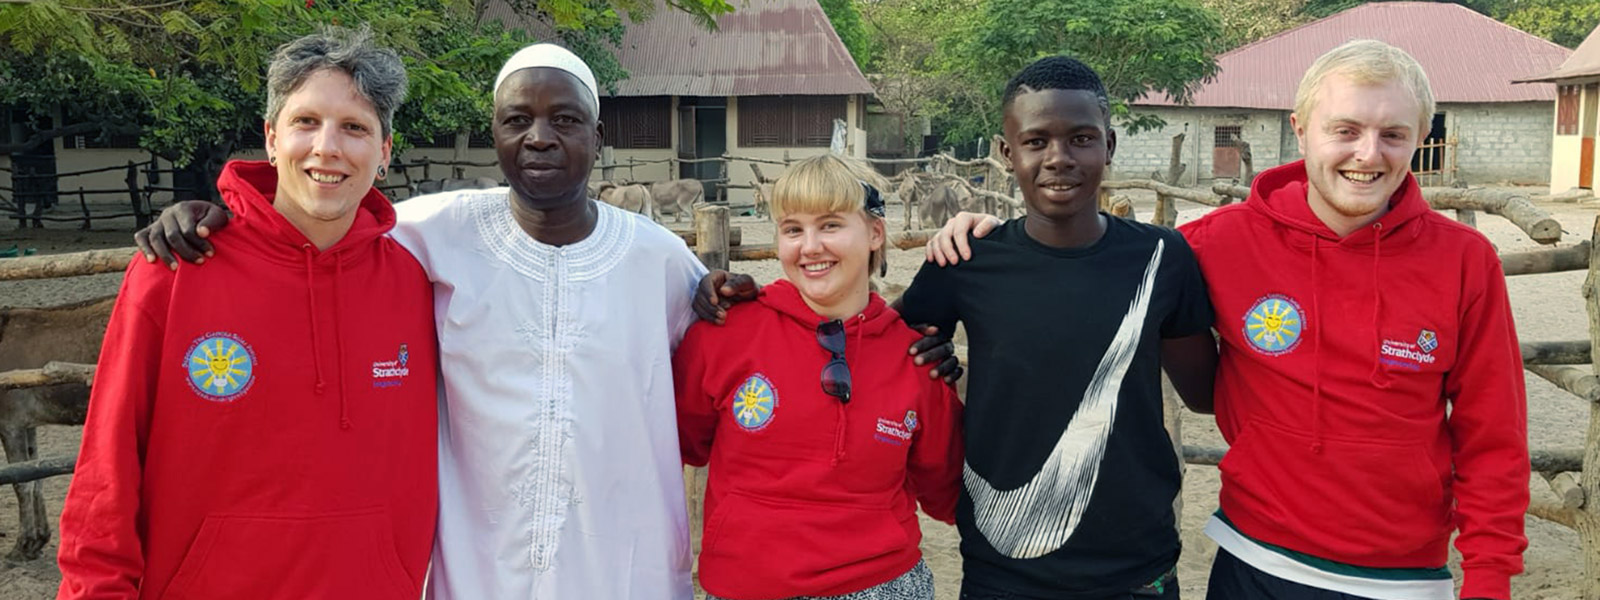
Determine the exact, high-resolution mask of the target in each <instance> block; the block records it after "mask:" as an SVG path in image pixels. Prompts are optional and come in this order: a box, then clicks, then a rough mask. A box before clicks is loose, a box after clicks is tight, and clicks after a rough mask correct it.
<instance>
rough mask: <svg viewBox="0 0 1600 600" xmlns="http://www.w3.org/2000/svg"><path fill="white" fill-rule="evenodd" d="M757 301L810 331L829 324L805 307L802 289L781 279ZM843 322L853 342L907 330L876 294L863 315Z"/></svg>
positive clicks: (870, 296) (763, 291)
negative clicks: (801, 293) (861, 337)
mask: <svg viewBox="0 0 1600 600" xmlns="http://www.w3.org/2000/svg"><path fill="white" fill-rule="evenodd" d="M757 301H758V302H760V303H761V304H764V305H766V306H769V307H771V308H772V309H773V310H775V311H777V312H778V313H779V314H781V315H784V316H786V317H788V318H790V319H793V320H794V321H795V322H797V323H799V324H800V325H802V326H804V327H805V328H807V329H816V328H817V325H819V324H821V323H822V322H824V321H827V320H828V319H827V318H824V317H823V316H821V315H818V314H817V311H814V310H811V305H809V304H806V301H805V299H804V298H801V297H800V288H797V287H795V286H794V284H793V283H789V280H787V279H779V280H777V281H774V282H772V283H771V284H769V285H767V286H766V287H763V288H761V295H760V297H759V298H757ZM843 321H844V330H845V334H846V337H847V338H848V339H851V340H859V339H860V336H863V335H869V336H876V335H879V334H882V333H883V331H884V330H885V329H888V328H889V327H891V326H897V327H904V325H900V324H899V323H900V313H897V312H895V310H894V309H892V308H889V305H888V303H886V302H884V301H883V298H882V297H881V296H879V295H878V294H876V293H869V294H868V296H867V307H866V308H865V309H862V311H861V314H858V315H856V316H854V317H850V318H848V319H844V320H843Z"/></svg>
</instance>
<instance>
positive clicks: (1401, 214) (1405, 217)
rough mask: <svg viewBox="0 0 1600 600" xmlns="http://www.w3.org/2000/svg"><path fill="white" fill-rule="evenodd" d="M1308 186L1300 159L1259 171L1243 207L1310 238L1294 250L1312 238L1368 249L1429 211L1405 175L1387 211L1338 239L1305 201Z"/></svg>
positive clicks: (1413, 180)
mask: <svg viewBox="0 0 1600 600" xmlns="http://www.w3.org/2000/svg"><path fill="white" fill-rule="evenodd" d="M1310 186H1311V184H1310V182H1309V180H1308V179H1307V177H1306V164H1305V161H1303V160H1299V161H1295V162H1292V163H1289V164H1286V165H1283V166H1280V167H1275V168H1272V169H1268V170H1266V171H1262V172H1261V174H1260V175H1259V176H1257V177H1256V179H1255V181H1254V182H1253V183H1252V184H1251V185H1250V198H1249V199H1247V200H1246V201H1245V206H1246V207H1248V208H1250V209H1251V210H1254V211H1256V212H1258V213H1261V214H1262V215H1265V216H1266V217H1267V218H1269V219H1272V221H1273V222H1275V223H1277V224H1278V225H1281V226H1283V227H1287V228H1290V229H1293V230H1295V231H1299V232H1302V233H1305V234H1307V235H1308V236H1310V237H1302V238H1300V239H1299V240H1298V241H1300V242H1302V243H1300V244H1295V247H1297V248H1302V249H1309V248H1310V247H1311V245H1310V242H1311V240H1312V239H1319V240H1322V241H1325V242H1328V243H1330V244H1332V245H1342V246H1347V247H1354V246H1370V245H1373V244H1374V243H1377V242H1378V240H1379V238H1384V239H1383V241H1395V240H1393V238H1394V236H1396V235H1399V234H1398V232H1400V231H1402V230H1404V229H1406V225H1408V224H1411V223H1412V222H1413V221H1415V220H1416V219H1417V217H1420V216H1422V215H1424V214H1427V213H1428V212H1429V211H1430V210H1432V209H1431V208H1430V207H1429V206H1428V201H1427V200H1424V199H1423V198H1422V188H1421V187H1420V186H1418V185H1417V180H1416V178H1415V177H1413V176H1412V175H1411V174H1410V173H1407V174H1406V178H1405V181H1403V182H1401V183H1400V187H1399V189H1396V190H1395V192H1394V195H1393V196H1390V198H1389V210H1388V212H1385V213H1384V214H1383V216H1382V217H1378V220H1376V221H1373V222H1372V223H1370V224H1368V225H1367V226H1365V227H1362V228H1361V229H1357V230H1355V231H1352V232H1350V235H1347V236H1344V237H1343V238H1341V237H1339V234H1337V233H1335V232H1334V231H1333V230H1332V229H1330V228H1328V226H1327V225H1326V224H1324V223H1323V222H1322V219H1320V218H1318V217H1317V215H1316V213H1314V212H1312V211H1311V203H1310V202H1309V201H1308V199H1307V198H1308V196H1307V193H1308V192H1309V191H1310ZM1409 237H1413V238H1414V237H1416V233H1415V232H1414V231H1413V232H1412V235H1411V236H1409Z"/></svg>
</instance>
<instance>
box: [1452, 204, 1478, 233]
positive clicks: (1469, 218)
mask: <svg viewBox="0 0 1600 600" xmlns="http://www.w3.org/2000/svg"><path fill="white" fill-rule="evenodd" d="M1456 220H1457V221H1460V222H1462V223H1464V224H1466V226H1467V227H1471V228H1473V229H1477V228H1478V212H1477V211H1475V210H1468V209H1465V208H1458V209H1456Z"/></svg>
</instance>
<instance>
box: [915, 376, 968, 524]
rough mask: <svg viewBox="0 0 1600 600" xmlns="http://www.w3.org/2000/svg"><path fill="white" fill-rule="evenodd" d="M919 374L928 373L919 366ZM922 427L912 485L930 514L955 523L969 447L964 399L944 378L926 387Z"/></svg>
mask: <svg viewBox="0 0 1600 600" xmlns="http://www.w3.org/2000/svg"><path fill="white" fill-rule="evenodd" d="M916 375H917V376H918V377H922V376H923V375H924V373H923V372H922V370H920V369H918V370H917V371H916ZM920 405H921V407H922V414H921V415H919V417H920V420H921V421H922V422H921V424H920V425H921V426H920V427H919V428H918V430H917V434H916V435H917V437H916V439H915V440H914V441H913V442H912V444H911V463H910V465H908V470H909V472H910V475H911V488H912V490H914V491H915V492H916V494H917V501H918V502H921V503H922V512H925V513H928V516H930V517H933V518H935V519H938V520H940V521H944V522H946V523H951V524H954V523H955V522H956V498H958V497H960V495H961V467H962V461H963V459H964V458H965V456H966V454H965V452H966V450H965V446H964V445H963V444H962V439H961V400H960V399H958V398H957V397H956V391H955V389H954V388H952V387H950V386H949V385H948V384H946V383H944V381H943V380H938V379H929V380H927V383H926V384H924V386H923V394H922V402H921V403H920Z"/></svg>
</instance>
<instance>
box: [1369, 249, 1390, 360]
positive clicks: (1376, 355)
mask: <svg viewBox="0 0 1600 600" xmlns="http://www.w3.org/2000/svg"><path fill="white" fill-rule="evenodd" d="M1382 256H1383V223H1373V224H1372V345H1373V355H1372V376H1371V377H1370V378H1368V379H1369V380H1370V381H1371V382H1372V385H1375V386H1377V387H1378V389H1389V383H1390V378H1389V375H1388V374H1387V373H1384V372H1383V359H1382V356H1383V332H1381V331H1379V329H1380V328H1379V327H1378V325H1379V323H1380V322H1381V320H1382V318H1383V288H1382V287H1381V286H1380V285H1379V282H1380V280H1379V279H1378V262H1379V260H1380V259H1381V258H1382Z"/></svg>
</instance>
